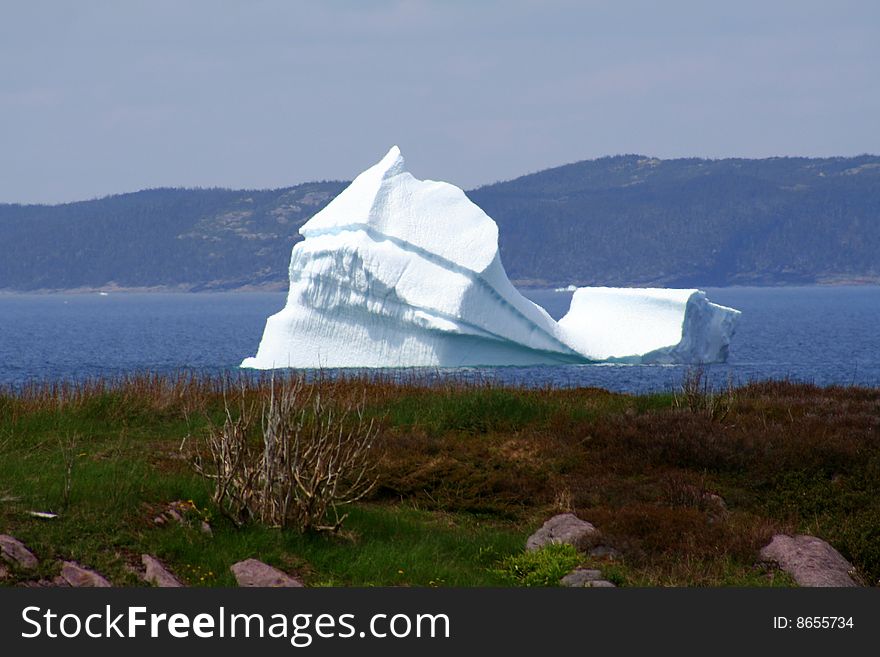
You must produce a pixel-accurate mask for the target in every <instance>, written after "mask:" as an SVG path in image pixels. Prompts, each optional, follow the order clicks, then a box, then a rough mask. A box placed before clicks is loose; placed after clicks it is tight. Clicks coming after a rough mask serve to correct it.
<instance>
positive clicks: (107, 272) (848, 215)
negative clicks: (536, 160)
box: [0, 155, 880, 291]
mask: <svg viewBox="0 0 880 657" xmlns="http://www.w3.org/2000/svg"><path fill="white" fill-rule="evenodd" d="M344 186H345V183H343V182H316V183H307V184H303V185H298V186H296V187H290V188H286V189H279V190H270V191H232V190H223V189H154V190H147V191H142V192H136V193H132V194H122V195H118V196H111V197H107V198H103V199H99V200H93V201H84V202H79V203H69V204H63V205H55V206H42V205H28V206H21V205H0V289H6V290H20V291H27V290H45V289H73V288H100V287H106V286H119V287H169V288H179V289H193V290H198V289H229V288H238V287H244V286H252V285H253V286H263V285H273V284H274V285H278V286H283V284H284V282H285V281H286V279H287V265H288V262H289V258H290V248H291V246H292V245H293V243H294V242H295V241H296V240H297V239H298V238H299V236H298V234H297V230H298V228H299V227H300V226H301V225H302V223H303V222H304V221H306V220H307V219H308V218H309V217H310V216H312V215H313V214H314V213H315V212H317V211H318V210H319V209H320V208H322V207H323V206H324V205H326V204H327V203H328V202H329V201H330V200H331V199H332V198H333V197H334V196H335V195H336V194H338V193H339V191H341V190H342V189H343V188H344ZM468 195H469V196H470V197H471V198H472V199H473V200H474V201H475V202H476V203H478V204H479V205H480V206H481V207H483V208H484V209H485V210H486V212H487V213H488V214H489V215H490V216H492V217H493V218H495V220H496V221H497V222H498V224H499V227H500V235H501V237H500V240H501V250H502V259H503V262H504V265H505V267H506V269H507V271H508V273H509V275H510V277H511V278H512V279H513V280H514V281H517V282H519V283H520V284H529V283H531V284H542V285H543V284H547V285H567V284H569V283H575V284H592V285H600V284H611V285H646V284H657V285H687V286H690V285H697V286H710V285H732V284H756V285H777V284H790V283H796V284H809V283H829V282H850V281H858V282H880V157H876V156H867V155H866V156H861V157H855V158H828V159H806V158H771V159H764V160H745V159H724V160H701V159H679V160H657V159H652V158H647V157H643V156H638V155H626V156H617V157H608V158H602V159H598V160H589V161H584V162H579V163H576V164H570V165H566V166H562V167H558V168H554V169H548V170H546V171H541V172H539V173H535V174H531V175H527V176H523V177H521V178H518V179H516V180H511V181H508V182H503V183H497V184H494V185H489V186H486V187H481V188H479V189H476V190H472V191H470V192H468Z"/></svg>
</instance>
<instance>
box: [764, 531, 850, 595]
mask: <svg viewBox="0 0 880 657" xmlns="http://www.w3.org/2000/svg"><path fill="white" fill-rule="evenodd" d="M761 558H762V559H763V560H764V561H771V562H774V563H777V564H779V567H780V568H781V569H782V570H784V571H785V572H787V573H788V574H789V575H791V576H792V577H794V580H795V581H796V582H797V583H798V584H799V585H800V586H858V584H856V583H855V582H854V581H853V579H852V577H851V576H850V573H851V572H852V571H853V565H852V564H851V563H850V562H849V561H847V560H846V559H844V558H843V556H842V555H841V554H840V552H838V551H837V550H835V549H834V548H833V547H831V546H830V545H829V544H828V543H826V542H825V541H823V540H822V539H821V538H816V537H815V536H805V535H799V536H788V535H786V534H777V535H776V536H774V537H773V540H771V541H770V543H769V544H767V545H765V546H764V547H763V548H761Z"/></svg>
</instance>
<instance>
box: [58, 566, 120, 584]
mask: <svg viewBox="0 0 880 657" xmlns="http://www.w3.org/2000/svg"><path fill="white" fill-rule="evenodd" d="M56 579H57V580H61V581H58V582H57V583H58V584H60V585H62V586H63V585H64V582H66V583H67V585H68V586H72V587H74V588H86V587H99V588H108V587H111V586H113V585H112V584H111V583H110V582H109V581H107V579H105V578H104V577H103V576H102V575H100V574H98V573H96V572H95V571H94V570H89V569H88V568H83V567H82V566H80V565H79V564H78V563H75V562H73V561H65V562H64V563H62V564H61V575H60V577H58V578H56Z"/></svg>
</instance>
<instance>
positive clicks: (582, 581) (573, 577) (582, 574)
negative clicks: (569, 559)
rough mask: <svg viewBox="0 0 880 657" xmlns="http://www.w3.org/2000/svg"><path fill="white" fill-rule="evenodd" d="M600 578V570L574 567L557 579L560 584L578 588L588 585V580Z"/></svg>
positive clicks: (593, 580)
mask: <svg viewBox="0 0 880 657" xmlns="http://www.w3.org/2000/svg"><path fill="white" fill-rule="evenodd" d="M600 579H602V572H601V571H599V570H595V569H592V568H575V569H574V570H572V571H571V572H570V573H569V574H568V575H566V576H565V577H563V578H562V579H561V580H559V583H560V584H562V586H570V587H573V588H578V587H582V586H590V582H595V581H596V580H600Z"/></svg>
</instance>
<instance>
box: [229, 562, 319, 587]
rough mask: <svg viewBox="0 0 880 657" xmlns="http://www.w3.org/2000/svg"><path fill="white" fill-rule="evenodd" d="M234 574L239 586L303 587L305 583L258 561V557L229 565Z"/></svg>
mask: <svg viewBox="0 0 880 657" xmlns="http://www.w3.org/2000/svg"><path fill="white" fill-rule="evenodd" d="M229 569H230V570H231V571H232V574H233V575H235V581H236V582H238V585H239V586H261V587H273V588H279V587H291V588H298V587H302V586H303V583H302V582H301V581H300V580H298V579H297V578H295V577H291V576H290V575H288V574H287V573H284V572H282V571H280V570H278V569H277V568H273V567H272V566H270V565H268V564H265V563H263V562H262V561H257V560H256V559H245V560H244V561H239V562H238V563H236V564H233V565H232V566H230V567H229Z"/></svg>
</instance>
